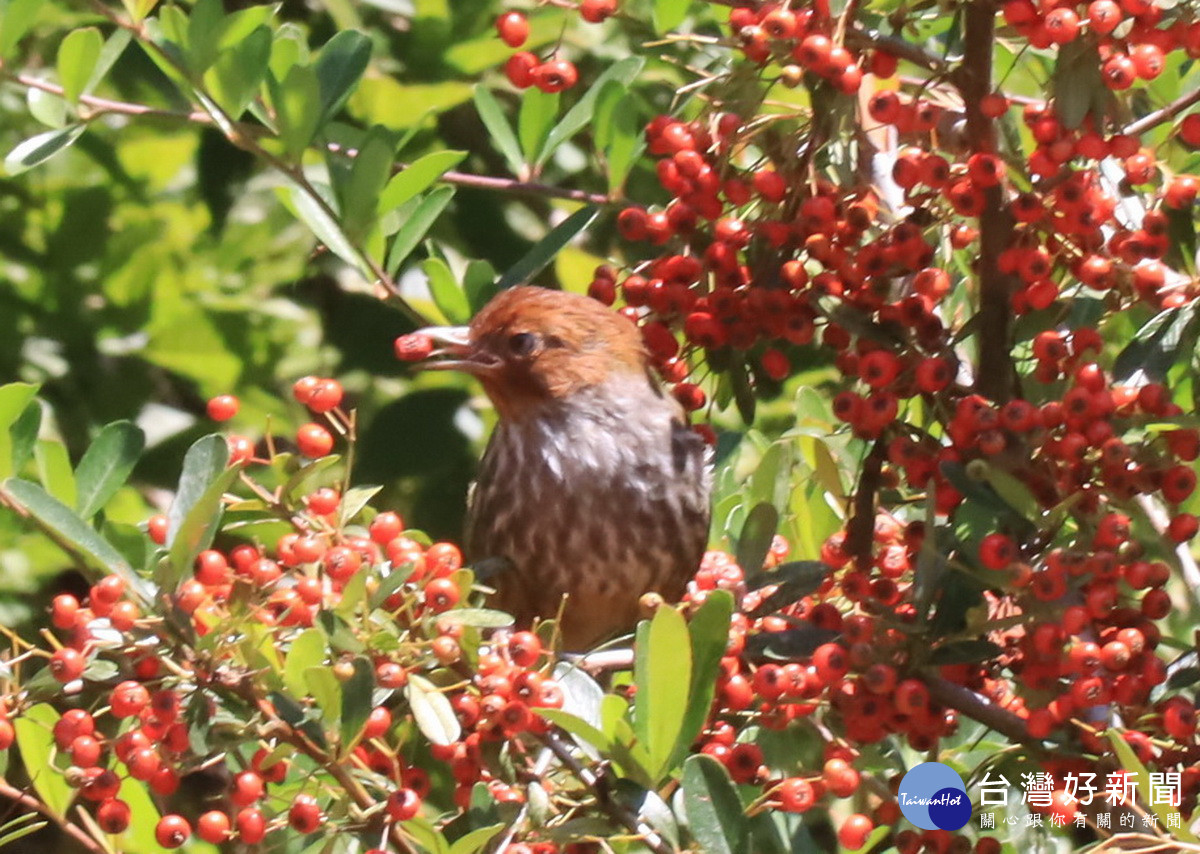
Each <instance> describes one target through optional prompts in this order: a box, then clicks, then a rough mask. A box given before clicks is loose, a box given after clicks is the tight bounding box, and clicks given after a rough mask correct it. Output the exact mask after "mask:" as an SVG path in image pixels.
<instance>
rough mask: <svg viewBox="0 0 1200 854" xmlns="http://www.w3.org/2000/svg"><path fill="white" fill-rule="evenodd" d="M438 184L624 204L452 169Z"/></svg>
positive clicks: (337, 148)
mask: <svg viewBox="0 0 1200 854" xmlns="http://www.w3.org/2000/svg"><path fill="white" fill-rule="evenodd" d="M325 148H326V149H327V150H328V151H331V152H333V153H334V154H343V155H345V156H346V157H357V156H358V149H356V148H347V147H344V146H341V145H339V144H338V143H336V142H331V143H328V144H327V145H326V146H325ZM408 167H409V164H407V163H397V164H395V165H394V166H393V167H392V172H393V173H397V172H403V171H404V170H405V169H407V168H408ZM438 180H439V181H441V182H443V183H446V184H454V185H456V186H459V187H473V188H475V189H480V190H500V191H502V192H506V193H517V194H523V195H537V196H550V197H552V198H556V199H569V200H570V201H573V202H585V203H587V204H590V205H623V204H626V202H625V200H623V199H614V198H612V197H611V196H606V195H604V194H603V193H589V192H587V191H586V190H569V189H567V188H565V187H554V186H551V185H550V184H542V183H539V182H537V181H518V180H517V179H516V178H494V177H492V176H490V175H472V174H471V173H469V172H456V171H454V170H453V169H452V170H450V171H448V172H443V173H442V177H441V178H439V179H438Z"/></svg>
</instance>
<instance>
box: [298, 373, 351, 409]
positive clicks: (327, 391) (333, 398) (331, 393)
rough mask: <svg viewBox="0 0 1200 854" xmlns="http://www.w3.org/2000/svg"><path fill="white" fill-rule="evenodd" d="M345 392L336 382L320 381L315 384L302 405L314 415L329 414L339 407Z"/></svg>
mask: <svg viewBox="0 0 1200 854" xmlns="http://www.w3.org/2000/svg"><path fill="white" fill-rule="evenodd" d="M344 395H345V392H344V391H343V390H342V384H341V383H339V382H338V381H337V380H321V381H320V382H319V383H317V385H316V387H315V388H314V389H313V390H312V393H311V394H310V395H309V396H308V400H307V401H305V403H304V405H305V406H307V407H308V408H309V409H310V410H312V411H313V412H316V413H322V412H329V411H330V410H331V409H336V408H337V407H338V406H341V403H342V397H343V396H344Z"/></svg>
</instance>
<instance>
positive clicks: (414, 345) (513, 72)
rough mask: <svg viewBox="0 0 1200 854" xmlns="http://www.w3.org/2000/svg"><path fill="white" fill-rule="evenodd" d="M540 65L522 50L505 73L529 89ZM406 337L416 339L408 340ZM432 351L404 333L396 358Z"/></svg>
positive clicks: (411, 358)
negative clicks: (534, 73)
mask: <svg viewBox="0 0 1200 854" xmlns="http://www.w3.org/2000/svg"><path fill="white" fill-rule="evenodd" d="M538 65H539V62H538V58H537V56H536V55H534V54H533V53H531V52H529V51H527V50H522V51H520V52H518V53H514V54H513V55H512V56H510V57H509V58H508V62H506V63H505V64H504V74H505V76H506V77H508V82H509V83H511V84H512V85H514V86H516V87H517V88H518V89H528V88H529V87H530V86H532V85H533V70H534V69H535V68H537V67H538ZM417 338H424V339H425V341H424V342H420V341H417V340H415V339H417ZM405 339H414V340H411V341H406V340H405ZM402 341H404V344H401V342H402ZM425 347H428V351H427V352H425V353H424V355H417V354H418V353H420V352H421V350H422V349H423V348H425ZM431 352H433V341H432V340H430V339H429V337H428V336H423V335H419V333H413V334H412V335H402V336H401V337H399V338H397V339H396V358H397V359H400V360H401V361H405V362H413V361H417V360H419V359H424V358H425V357H426V356H428V355H429V353H431Z"/></svg>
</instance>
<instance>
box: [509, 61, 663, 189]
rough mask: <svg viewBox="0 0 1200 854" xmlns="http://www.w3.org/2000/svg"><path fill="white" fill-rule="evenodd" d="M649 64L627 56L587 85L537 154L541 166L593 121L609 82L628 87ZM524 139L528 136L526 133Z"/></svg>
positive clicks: (537, 162)
mask: <svg viewBox="0 0 1200 854" xmlns="http://www.w3.org/2000/svg"><path fill="white" fill-rule="evenodd" d="M645 64H646V61H645V60H644V59H643V58H642V57H640V56H631V57H626V58H625V59H622V60H620V61H619V62H615V63H613V64H612V65H611V66H609V67H608V69H607V70H606V71H605V72H604V73H603V74H601V75H600V76H599V77H597V78H596V80H595V82H593V83H592V84H591V85H590V86H588V87H587V91H586V92H584V94H583V97H582V98H580V99H579V100H578V101H577V102H576V103H575V106H573V107H571V109H569V110H567V112H566V114H565V115H564V116H563V117H562V119H561V120H560V121H559V122H558V124H557V125H555V126H554V128H553V129H552V130H551V131H550V132H549V134H547V136H546V141H545V143H544V144H543V145H542V147H541V150H540V151H539V152H538V155H537V160H536V164H537V166H539V167H540V166H542V165H543V164H545V162H546V161H547V160H548V159H549V158H550V155H551V154H553V153H554V151H555V149H557V148H558V147H559V146H560V145H562V144H563V143H564V142H566V141H567V140H568V139H570V138H571V137H573V136H574V135H575V134H577V133H579V131H581V130H583V128H585V127H587V126H588V124H589V123H591V122H592V119H593V118H594V117H595V114H596V104H597V102H598V100H599V97H600V94H601V92H602V91H604V87H605V86H606V85H617V86H620V87H623V88H624V89H625V90H628V88H629V84H631V83H632V82H633V80H634V78H636V77H637V76H638V74H639V73H640V72H641V70H642V67H643V66H644V65H645ZM522 107H524V105H522ZM523 139H524V137H522V140H523Z"/></svg>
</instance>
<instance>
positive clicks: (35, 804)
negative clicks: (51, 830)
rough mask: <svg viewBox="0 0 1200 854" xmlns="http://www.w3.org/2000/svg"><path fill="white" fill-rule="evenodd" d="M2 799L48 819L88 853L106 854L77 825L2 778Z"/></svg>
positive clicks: (0, 791) (0, 794) (0, 789)
mask: <svg viewBox="0 0 1200 854" xmlns="http://www.w3.org/2000/svg"><path fill="white" fill-rule="evenodd" d="M0 798H7V799H8V800H10V801H13V802H14V803H18V804H20V805H21V806H23V807H25V808H27V809H30V810H33V811H34V812H36V813H39V814H40V815H44V816H46V818H48V819H50V820H51V821H53V822H54V823H55V824H56V825H58V827H59V828H60V829H61V830H62V832H63V833H65V834H67V836H70V837H71V838H72V839H74V840H75V841H76V842H78V843H79V844H80V845H82V846H83V847H84V848H86V849H87V850H88V851H92V852H95V854H104V850H105V849H104V848H103V847H102V846H101V845H100V843H98V842H97V841H96V840H95V839H92V837H91V836H89V835H88V834H87V833H85V832H84V831H83V830H82V829H81V828H80V827H79V826H78V825H75V824H73V823H71V822H70V821H67V820H66V819H65V818H63V817H62V816H60V815H58V814H57V813H55V812H54V811H53V810H51V809H50V808H49V807H48V806H46V805H45V804H43V803H42V802H41V801H39V800H38V799H37V798H35V797H34V796H33V795H30V794H27V793H25V792H22V791H21V790H20V789H18V788H16V787H15V786H10V785H9V783H8V781H7V780H5V779H4V778H2V777H0Z"/></svg>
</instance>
